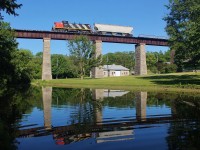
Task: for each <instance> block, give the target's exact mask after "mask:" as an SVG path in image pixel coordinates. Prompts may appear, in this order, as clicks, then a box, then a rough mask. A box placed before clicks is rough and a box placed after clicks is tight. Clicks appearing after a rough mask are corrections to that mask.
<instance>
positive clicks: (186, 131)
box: [166, 96, 200, 149]
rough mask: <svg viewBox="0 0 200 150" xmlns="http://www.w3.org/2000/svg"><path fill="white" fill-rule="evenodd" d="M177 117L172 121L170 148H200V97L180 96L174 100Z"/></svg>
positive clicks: (169, 136)
mask: <svg viewBox="0 0 200 150" xmlns="http://www.w3.org/2000/svg"><path fill="white" fill-rule="evenodd" d="M173 105H174V109H175V110H174V112H175V113H176V118H177V119H175V120H174V121H172V122H171V123H170V127H169V130H168V134H169V135H168V137H167V138H166V140H167V143H168V148H169V149H200V143H199V141H200V115H199V114H200V99H199V98H198V97H196V98H195V97H193V96H187V97H182V96H179V97H177V98H176V99H175V100H174V101H173Z"/></svg>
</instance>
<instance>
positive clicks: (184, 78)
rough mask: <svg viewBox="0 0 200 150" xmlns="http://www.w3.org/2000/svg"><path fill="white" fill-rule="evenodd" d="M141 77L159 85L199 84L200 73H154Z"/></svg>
mask: <svg viewBox="0 0 200 150" xmlns="http://www.w3.org/2000/svg"><path fill="white" fill-rule="evenodd" d="M141 78H143V79H148V80H151V81H152V82H153V83H155V84H161V85H189V84H192V85H200V75H160V76H158V75H155V76H148V77H141Z"/></svg>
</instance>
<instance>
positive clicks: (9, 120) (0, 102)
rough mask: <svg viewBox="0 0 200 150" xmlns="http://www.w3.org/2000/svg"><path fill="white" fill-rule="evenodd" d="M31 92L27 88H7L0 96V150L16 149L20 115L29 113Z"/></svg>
mask: <svg viewBox="0 0 200 150" xmlns="http://www.w3.org/2000/svg"><path fill="white" fill-rule="evenodd" d="M36 93H37V92H35V93H34V92H33V89H32V88H29V87H14V88H7V89H6V90H5V91H4V92H2V93H1V95H0V149H1V150H7V149H17V145H18V142H17V140H16V139H15V138H16V135H17V130H18V128H19V127H20V125H19V120H20V119H21V118H22V115H23V114H24V113H27V112H31V108H32V107H33V100H32V99H33V96H34V95H35V94H36Z"/></svg>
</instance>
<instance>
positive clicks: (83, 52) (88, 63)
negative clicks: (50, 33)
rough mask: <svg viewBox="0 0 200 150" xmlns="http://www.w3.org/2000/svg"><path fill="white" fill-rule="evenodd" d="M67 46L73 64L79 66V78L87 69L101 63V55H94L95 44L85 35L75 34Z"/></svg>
mask: <svg viewBox="0 0 200 150" xmlns="http://www.w3.org/2000/svg"><path fill="white" fill-rule="evenodd" d="M68 48H69V51H70V55H71V56H72V58H73V59H74V62H75V64H77V66H78V67H79V72H80V77H81V79H83V76H84V75H85V73H86V71H87V70H91V68H92V67H96V66H99V65H101V55H100V56H99V57H97V58H96V57H95V46H94V44H93V43H92V42H91V41H90V40H89V39H88V38H87V37H86V36H77V37H76V38H75V39H73V40H70V41H69V42H68Z"/></svg>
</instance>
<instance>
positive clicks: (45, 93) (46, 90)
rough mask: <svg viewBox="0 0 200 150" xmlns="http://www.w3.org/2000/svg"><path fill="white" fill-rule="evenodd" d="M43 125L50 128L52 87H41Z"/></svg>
mask: <svg viewBox="0 0 200 150" xmlns="http://www.w3.org/2000/svg"><path fill="white" fill-rule="evenodd" d="M42 99H43V112H44V127H45V128H46V129H51V102H52V87H42Z"/></svg>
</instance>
